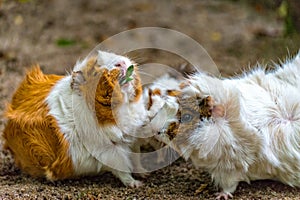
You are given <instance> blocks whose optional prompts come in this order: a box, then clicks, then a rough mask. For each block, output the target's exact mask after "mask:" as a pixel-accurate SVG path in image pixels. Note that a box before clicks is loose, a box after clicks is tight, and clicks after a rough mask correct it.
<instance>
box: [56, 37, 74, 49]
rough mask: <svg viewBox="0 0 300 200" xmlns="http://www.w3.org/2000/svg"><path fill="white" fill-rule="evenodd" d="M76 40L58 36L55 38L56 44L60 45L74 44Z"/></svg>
mask: <svg viewBox="0 0 300 200" xmlns="http://www.w3.org/2000/svg"><path fill="white" fill-rule="evenodd" d="M75 44H76V41H75V40H72V39H66V38H60V39H58V40H56V45H57V46H60V47H66V46H72V45H75Z"/></svg>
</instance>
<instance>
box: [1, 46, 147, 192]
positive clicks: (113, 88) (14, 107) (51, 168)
mask: <svg viewBox="0 0 300 200" xmlns="http://www.w3.org/2000/svg"><path fill="white" fill-rule="evenodd" d="M131 65H134V66H135V68H136V64H134V63H133V62H132V61H131V60H130V59H129V58H127V57H123V56H120V55H116V54H113V53H108V52H103V51H98V52H97V55H96V56H94V57H90V58H87V59H85V60H83V61H81V62H78V63H77V64H76V65H75V67H74V70H73V72H72V74H70V75H67V76H58V75H45V74H43V73H42V72H41V70H40V68H39V67H38V66H35V67H33V69H31V71H29V72H28V73H27V75H26V77H25V79H24V80H23V82H22V83H21V84H20V86H19V88H18V89H17V90H16V92H15V94H14V95H13V98H12V101H11V103H10V104H9V105H8V108H7V112H6V117H7V118H8V121H7V125H6V127H5V130H4V135H3V137H4V140H5V146H6V147H7V148H8V149H9V150H11V152H12V154H13V156H14V159H15V162H16V164H17V166H18V167H19V168H20V169H22V170H23V171H24V172H26V173H28V174H30V175H32V176H34V177H46V178H47V179H48V180H51V181H55V180H61V179H67V178H72V177H76V176H81V175H93V174H98V173H99V172H101V171H111V172H112V173H113V174H114V175H115V176H116V177H118V178H119V179H120V180H121V181H122V182H123V183H124V184H125V185H128V186H131V187H138V186H140V185H141V182H140V181H137V180H135V179H134V178H133V177H132V176H131V172H132V171H133V169H134V164H133V163H132V160H131V155H130V153H131V147H132V145H133V144H134V142H135V139H134V137H133V136H134V134H135V131H136V128H138V127H139V126H141V125H142V124H143V123H144V120H145V119H146V114H147V113H146V111H145V107H144V103H143V98H142V85H141V81H140V78H139V75H138V73H137V71H136V70H134V71H133V73H132V74H131V75H130V77H126V78H130V79H129V80H128V82H124V83H123V84H121V83H120V79H123V80H124V76H127V75H126V72H127V69H128V68H129V67H131ZM135 68H134V69H135ZM131 79H132V80H131Z"/></svg>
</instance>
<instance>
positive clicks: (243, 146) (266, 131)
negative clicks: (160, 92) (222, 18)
mask: <svg viewBox="0 0 300 200" xmlns="http://www.w3.org/2000/svg"><path fill="white" fill-rule="evenodd" d="M299 86H300V54H298V55H297V56H296V58H295V59H294V60H291V61H289V62H287V63H286V64H284V65H283V66H282V67H281V68H279V69H277V70H275V71H273V72H269V73H266V72H265V71H263V70H260V69H257V70H254V71H253V72H251V73H248V74H245V75H244V76H243V77H240V78H234V79H224V80H221V79H218V78H214V77H210V76H208V75H206V74H195V75H193V76H192V77H190V78H189V86H188V87H186V88H184V89H183V91H182V95H181V97H180V98H182V100H181V101H179V112H180V117H179V127H178V130H176V138H175V139H174V141H172V142H173V143H174V146H176V149H177V150H178V151H179V152H180V153H181V155H182V156H183V157H184V158H185V159H191V160H192V162H193V163H194V165H195V166H197V167H200V168H203V169H205V170H206V171H208V172H209V173H210V174H211V176H212V178H213V180H214V182H215V184H216V185H217V186H218V187H220V188H221V189H222V192H221V193H220V194H219V196H218V197H217V198H218V199H220V198H224V199H228V197H232V193H233V192H234V191H235V190H236V187H237V185H238V183H239V182H240V181H246V182H248V183H249V182H250V181H251V180H259V179H273V180H278V181H281V182H283V183H285V184H288V185H290V186H297V187H299V186H300V148H299V144H300V94H299ZM208 97H209V98H208ZM190 98H194V100H193V101H188V100H189V99H190ZM205 98H206V99H207V98H208V99H207V101H208V102H207V103H205V104H203V100H202V99H205ZM203 105H206V108H205V109H203V107H201V106H203ZM207 108H208V109H207ZM203 110H206V111H205V112H207V115H203V113H205V112H203Z"/></svg>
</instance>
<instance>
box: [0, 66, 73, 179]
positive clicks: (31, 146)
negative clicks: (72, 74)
mask: <svg viewBox="0 0 300 200" xmlns="http://www.w3.org/2000/svg"><path fill="white" fill-rule="evenodd" d="M61 78H63V76H57V75H44V74H43V73H42V72H41V70H40V68H39V66H36V67H34V68H33V69H32V70H31V71H30V72H28V73H27V75H26V77H25V79H24V80H23V82H22V83H21V84H20V86H19V88H18V89H17V91H16V92H15V94H14V95H13V98H12V102H11V104H9V105H8V108H7V111H6V117H7V118H8V123H7V125H6V127H5V130H4V135H3V136H4V139H5V146H6V147H7V148H8V149H10V150H11V152H12V153H13V155H14V158H15V161H16V164H17V166H18V167H19V168H21V169H22V170H23V171H24V172H26V173H28V174H30V175H32V176H35V177H45V176H46V177H47V178H48V179H49V180H57V179H58V177H59V179H64V178H68V177H70V176H71V175H72V171H73V169H72V168H73V167H72V161H71V159H70V157H69V156H68V153H67V152H68V148H69V145H68V143H67V141H66V140H65V139H64V137H63V134H62V133H61V132H60V130H59V127H58V125H57V123H56V121H55V119H54V118H53V117H52V116H50V115H48V112H49V109H48V107H47V104H46V103H45V99H46V97H47V95H48V94H49V92H50V90H51V88H52V87H53V86H54V85H55V84H56V83H57V81H59V80H60V79H61Z"/></svg>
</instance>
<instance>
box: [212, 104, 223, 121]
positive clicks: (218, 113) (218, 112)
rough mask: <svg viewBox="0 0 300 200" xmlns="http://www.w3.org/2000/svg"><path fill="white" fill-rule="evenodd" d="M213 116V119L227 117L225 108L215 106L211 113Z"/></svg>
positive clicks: (219, 105)
mask: <svg viewBox="0 0 300 200" xmlns="http://www.w3.org/2000/svg"><path fill="white" fill-rule="evenodd" d="M211 115H212V116H213V117H216V118H217V117H224V115H225V108H224V106H223V105H221V104H218V105H214V106H213V108H212V112H211Z"/></svg>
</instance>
